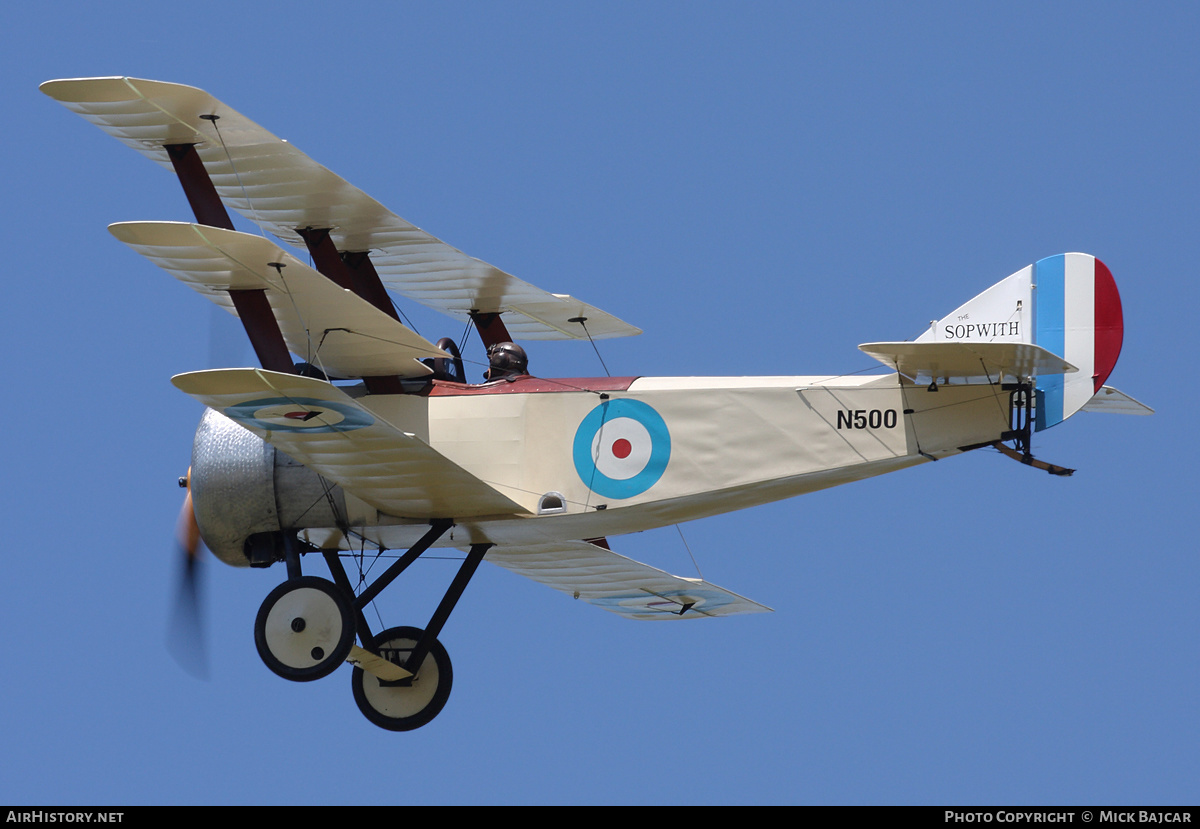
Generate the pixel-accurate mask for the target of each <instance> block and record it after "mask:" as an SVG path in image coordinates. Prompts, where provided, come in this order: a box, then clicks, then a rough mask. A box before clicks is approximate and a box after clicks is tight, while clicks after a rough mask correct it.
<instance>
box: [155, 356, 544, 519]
mask: <svg viewBox="0 0 1200 829" xmlns="http://www.w3.org/2000/svg"><path fill="white" fill-rule="evenodd" d="M171 382H172V383H174V384H175V386H176V387H177V388H178V389H180V390H181V391H183V392H185V393H187V394H190V395H191V396H192V397H194V398H196V399H197V400H199V401H200V402H201V403H203V404H204V405H206V406H208V407H210V408H212V409H215V410H216V411H218V412H220V413H221V414H223V415H225V416H226V417H228V418H230V419H231V420H233V421H235V422H237V423H238V424H240V425H242V426H244V427H245V428H246V429H249V430H250V431H251V432H253V433H254V434H256V435H258V436H259V437H261V438H262V439H263V440H265V441H266V442H267V443H270V444H271V445H272V446H275V447H276V448H278V449H281V450H283V451H284V452H286V453H287V454H288V455H290V456H291V457H293V458H295V459H296V460H298V461H300V463H302V464H304V465H305V466H307V467H308V468H309V469H312V470H313V471H314V472H317V473H318V474H320V475H323V476H324V477H326V478H328V479H329V480H331V481H333V482H334V483H336V484H338V485H339V486H341V487H342V488H343V489H345V490H347V491H348V492H352V493H353V494H355V495H357V496H358V497H359V498H361V499H362V500H363V501H366V502H367V503H368V504H370V505H371V506H373V507H375V508H376V509H378V510H380V511H381V512H384V513H387V514H389V515H394V516H397V517H400V518H419V519H429V518H467V517H475V516H483V515H512V514H514V513H527V512H528V510H526V509H524V508H523V507H521V506H520V505H519V504H517V503H515V502H514V501H512V500H510V499H509V498H507V497H506V496H504V495H502V494H501V493H499V492H497V491H496V490H495V489H493V488H492V487H491V486H489V485H488V484H486V483H485V482H483V481H481V480H480V479H479V478H477V477H475V476H474V475H472V474H471V473H470V472H468V471H466V470H465V469H463V468H462V467H461V466H459V465H458V464H456V463H454V462H453V461H451V460H450V459H449V458H447V457H446V456H445V455H442V454H441V453H440V452H438V451H437V450H435V449H434V448H433V447H431V446H430V445H429V444H428V443H426V442H425V441H423V440H421V439H420V438H418V437H417V436H416V435H413V434H411V433H409V432H405V431H403V430H402V429H398V428H396V427H395V426H393V425H392V424H390V423H388V422H386V421H384V420H383V419H382V418H380V417H379V416H378V415H376V414H375V413H373V412H371V411H369V410H367V409H366V408H365V407H364V406H362V405H360V404H359V403H358V401H357V400H355V399H354V398H352V397H350V396H349V395H347V394H346V393H345V392H343V391H342V390H341V389H339V388H338V387H337V386H335V385H333V384H332V383H326V382H325V381H324V380H317V379H315V378H312V377H300V376H298V375H295V374H281V373H279V372H275V371H266V370H264V369H256V368H236V369H220V370H217V371H194V372H191V373H190V374H178V375H176V376H175V377H172V378H171Z"/></svg>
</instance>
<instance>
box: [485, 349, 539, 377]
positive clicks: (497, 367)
mask: <svg viewBox="0 0 1200 829" xmlns="http://www.w3.org/2000/svg"><path fill="white" fill-rule="evenodd" d="M487 355H488V370H487V372H486V373H485V374H484V375H483V379H484V380H488V381H491V380H500V379H505V378H506V379H508V380H510V381H511V380H514V379H516V378H517V377H519V376H521V375H522V374H528V373H529V357H527V356H526V355H525V349H523V348H521V346H519V345H517V344H516V343H496V344H495V345H493V346H491V347H490V348H488V350H487Z"/></svg>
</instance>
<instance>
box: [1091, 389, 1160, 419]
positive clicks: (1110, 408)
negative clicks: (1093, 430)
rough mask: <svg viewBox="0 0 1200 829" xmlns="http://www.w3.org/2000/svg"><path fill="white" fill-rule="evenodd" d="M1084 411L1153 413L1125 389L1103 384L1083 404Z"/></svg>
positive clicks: (1152, 410) (1133, 413)
mask: <svg viewBox="0 0 1200 829" xmlns="http://www.w3.org/2000/svg"><path fill="white" fill-rule="evenodd" d="M1081 411H1084V412H1107V413H1108V414H1130V415H1152V414H1154V409H1151V408H1150V407H1149V406H1147V405H1146V404H1145V403H1143V402H1141V401H1140V400H1134V399H1133V398H1132V397H1130V396H1129V395H1127V394H1126V393H1125V392H1123V391H1118V390H1117V389H1114V388H1113V387H1112V386H1101V387H1100V391H1098V392H1096V393H1095V395H1093V396H1092V399H1091V400H1089V401H1088V402H1087V403H1084V404H1083V409H1081Z"/></svg>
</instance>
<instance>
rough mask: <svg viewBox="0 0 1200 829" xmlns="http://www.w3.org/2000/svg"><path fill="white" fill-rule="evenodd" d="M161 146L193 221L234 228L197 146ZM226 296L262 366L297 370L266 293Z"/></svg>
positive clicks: (228, 228)
mask: <svg viewBox="0 0 1200 829" xmlns="http://www.w3.org/2000/svg"><path fill="white" fill-rule="evenodd" d="M201 117H202V118H205V117H206V116H201ZM207 119H211V120H212V121H214V122H215V121H216V119H217V116H215V115H212V116H207ZM207 119H206V120H207ZM163 149H164V150H166V151H167V157H168V158H170V159H171V166H172V167H174V169H175V175H176V176H177V177H178V178H179V184H180V186H181V187H183V195H184V196H186V197H187V200H188V204H189V205H191V208H192V213H193V214H195V216H196V221H197V222H198V223H199V224H202V225H208V226H209V227H220V228H224V229H226V230H235V228H234V226H233V220H232V219H230V218H229V211H228V210H226V209H225V205H224V204H223V203H222V202H221V197H220V196H219V195H218V194H217V188H216V186H215V185H214V184H213V182H212V178H211V177H210V176H209V175H208V170H206V169H204V162H203V161H202V160H201V159H200V155H199V154H198V153H197V152H196V145H195V144H164V145H163ZM229 298H230V299H231V300H233V307H234V308H235V309H236V310H237V313H238V319H240V320H241V321H242V327H243V328H245V329H246V336H247V337H249V338H250V344H251V345H253V346H254V353H255V354H256V355H257V356H258V361H259V362H260V363H261V364H262V367H263V368H265V369H268V370H270V371H281V372H284V373H286V374H294V373H295V371H296V369H295V368H294V367H293V365H292V355H291V353H290V352H289V351H288V347H287V343H285V342H284V340H283V333H282V332H281V331H280V330H279V322H278V320H276V319H275V314H274V312H273V311H272V310H271V304H270V303H269V302H268V301H267V296H266V292H265V291H254V290H252V291H229Z"/></svg>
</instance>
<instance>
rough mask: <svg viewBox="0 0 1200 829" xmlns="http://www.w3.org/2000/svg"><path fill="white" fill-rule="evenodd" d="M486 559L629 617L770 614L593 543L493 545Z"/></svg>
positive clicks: (705, 584) (700, 581) (702, 583)
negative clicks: (520, 545) (521, 545)
mask: <svg viewBox="0 0 1200 829" xmlns="http://www.w3.org/2000/svg"><path fill="white" fill-rule="evenodd" d="M485 558H486V559H487V560H488V561H490V562H492V563H493V564H498V565H500V566H501V567H503V568H504V569H505V570H511V571H512V572H514V573H517V574H518V575H521V576H525V577H526V578H530V579H533V580H534V581H536V582H539V583H540V584H545V585H547V586H549V587H553V588H554V589H555V590H558V591H560V592H562V593H566V594H567V595H568V596H572V597H573V598H576V599H582V600H583V601H585V602H587V603H588V604H593V605H595V606H596V607H601V608H604V609H605V610H608V611H610V612H612V613H616V614H617V615H619V616H624V617H625V618H626V619H681V618H682V619H695V618H699V617H703V616H733V615H736V614H740V613H770V612H771V608H769V607H767V606H766V605H761V604H759V603H758V602H754V601H751V600H750V599H747V598H744V597H742V596H739V595H738V594H736V593H731V592H729V591H728V590H726V589H725V588H723V587H717V586H716V585H715V584H709V583H708V582H706V581H704V580H703V579H687V578H683V577H682V576H672V575H671V574H670V573H667V572H665V571H663V570H659V569H658V568H656V567H651V566H650V565H649V564H642V563H641V562H639V561H634V560H633V559H631V558H626V557H625V556H622V555H617V554H616V553H614V552H613V551H612V550H609V549H606V548H604V547H601V546H599V545H597V544H593V543H591V542H589V541H563V542H557V543H550V544H530V545H526V546H523V547H493V548H492V549H490V550H488V552H487V556H485Z"/></svg>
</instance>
